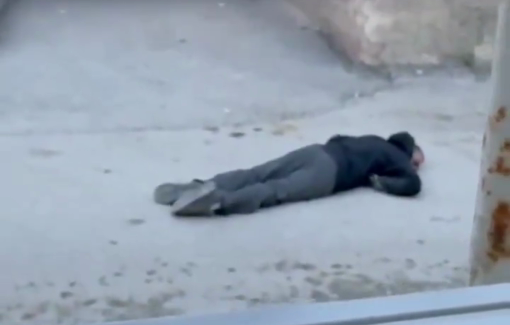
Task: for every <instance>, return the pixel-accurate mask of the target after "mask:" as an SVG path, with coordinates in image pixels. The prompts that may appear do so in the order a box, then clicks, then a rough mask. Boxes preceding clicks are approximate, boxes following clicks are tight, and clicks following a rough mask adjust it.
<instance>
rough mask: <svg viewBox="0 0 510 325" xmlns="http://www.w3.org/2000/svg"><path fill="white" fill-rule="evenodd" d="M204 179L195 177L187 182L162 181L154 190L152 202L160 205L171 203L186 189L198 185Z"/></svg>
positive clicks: (202, 182)
mask: <svg viewBox="0 0 510 325" xmlns="http://www.w3.org/2000/svg"><path fill="white" fill-rule="evenodd" d="M202 184H204V181H202V180H199V179H195V180H193V181H192V182H189V183H164V184H161V185H159V186H158V187H156V189H155V190H154V194H153V197H154V202H156V203H157V204H162V205H173V204H174V203H175V201H177V200H178V199H179V197H180V196H181V195H182V194H183V193H184V192H186V191H188V190H191V189H193V188H197V187H200V186H201V185H202Z"/></svg>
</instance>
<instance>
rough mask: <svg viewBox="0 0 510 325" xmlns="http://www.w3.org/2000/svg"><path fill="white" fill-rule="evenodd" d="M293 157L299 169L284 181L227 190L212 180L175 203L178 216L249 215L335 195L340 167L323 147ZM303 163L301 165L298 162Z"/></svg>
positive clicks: (282, 178) (272, 180)
mask: <svg viewBox="0 0 510 325" xmlns="http://www.w3.org/2000/svg"><path fill="white" fill-rule="evenodd" d="M303 149H306V150H301V151H300V152H299V154H294V155H293V162H292V164H293V165H294V166H296V169H295V170H293V171H292V172H290V173H288V174H286V175H285V176H283V177H280V178H274V176H273V178H271V179H268V180H267V181H265V182H256V183H253V184H251V185H248V186H244V187H242V188H240V189H238V190H234V191H224V190H222V189H221V188H219V187H217V186H215V183H214V182H212V181H209V182H207V183H206V185H204V186H202V187H201V188H198V189H195V190H192V191H188V192H186V193H185V194H183V196H182V197H181V198H180V199H179V200H178V201H177V202H176V203H175V205H174V209H173V213H174V214H175V215H183V216H185V215H211V214H221V215H228V214H236V213H239V214H247V213H253V212H255V211H256V210H258V209H260V208H264V207H270V206H275V205H279V204H283V203H290V202H297V201H305V200H311V199H316V198H320V197H324V196H327V195H329V194H331V193H332V192H333V188H334V185H335V178H336V173H337V167H336V164H335V162H334V161H333V159H332V158H331V157H330V156H329V155H328V154H327V153H326V152H325V151H324V150H323V148H322V147H321V146H310V147H306V148H303ZM298 161H299V162H300V163H299V164H298V163H296V162H298Z"/></svg>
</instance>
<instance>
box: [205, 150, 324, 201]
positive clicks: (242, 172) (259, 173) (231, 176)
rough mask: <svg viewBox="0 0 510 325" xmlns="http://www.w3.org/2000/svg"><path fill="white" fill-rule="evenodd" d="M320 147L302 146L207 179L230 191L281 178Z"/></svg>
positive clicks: (220, 188) (301, 164) (305, 161)
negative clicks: (268, 159) (262, 161)
mask: <svg viewBox="0 0 510 325" xmlns="http://www.w3.org/2000/svg"><path fill="white" fill-rule="evenodd" d="M320 147H321V146H320V145H310V146H306V147H302V148H299V149H296V150H293V151H291V152H289V153H287V154H285V155H283V156H281V157H278V158H275V159H272V160H270V161H268V162H265V163H262V164H260V165H257V166H254V167H252V168H247V169H237V170H232V171H228V172H224V173H220V174H217V175H215V176H214V177H213V178H211V179H210V180H209V181H212V182H214V183H215V184H216V187H217V188H218V189H219V190H223V191H229V192H231V191H237V190H239V189H242V188H244V187H246V186H250V185H255V184H258V183H263V182H266V181H269V180H272V179H278V178H283V177H286V176H289V175H290V174H292V173H293V172H294V171H295V170H297V169H299V168H301V167H302V166H303V164H305V163H307V162H308V161H310V160H311V159H310V158H312V159H313V154H314V152H316V151H317V149H318V148H320ZM310 154H311V156H310Z"/></svg>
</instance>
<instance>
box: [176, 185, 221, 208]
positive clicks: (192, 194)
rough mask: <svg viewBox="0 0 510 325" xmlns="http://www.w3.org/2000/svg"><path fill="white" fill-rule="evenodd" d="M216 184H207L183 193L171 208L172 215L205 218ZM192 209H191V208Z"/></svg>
mask: <svg viewBox="0 0 510 325" xmlns="http://www.w3.org/2000/svg"><path fill="white" fill-rule="evenodd" d="M215 190H216V184H214V183H213V182H207V183H205V184H204V185H202V186H200V187H198V188H194V189H190V190H188V191H186V192H184V193H183V194H182V195H181V197H180V198H179V199H178V200H177V201H175V203H174V204H173V206H172V214H173V215H176V216H206V215H211V214H212V213H213V212H212V211H211V210H210V207H211V199H212V195H213V194H214V191H215ZM192 207H193V208H192Z"/></svg>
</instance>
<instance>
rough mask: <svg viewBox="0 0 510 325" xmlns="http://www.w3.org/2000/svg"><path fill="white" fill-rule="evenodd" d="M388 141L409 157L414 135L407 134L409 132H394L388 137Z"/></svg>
mask: <svg viewBox="0 0 510 325" xmlns="http://www.w3.org/2000/svg"><path fill="white" fill-rule="evenodd" d="M388 142H389V143H391V144H393V145H394V146H396V147H398V148H399V149H400V150H402V151H403V152H405V153H406V155H408V156H409V157H412V155H413V152H414V147H415V146H416V142H415V141H414V137H413V136H412V135H411V134H409V132H398V133H394V134H392V135H391V136H390V137H389V138H388Z"/></svg>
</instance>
